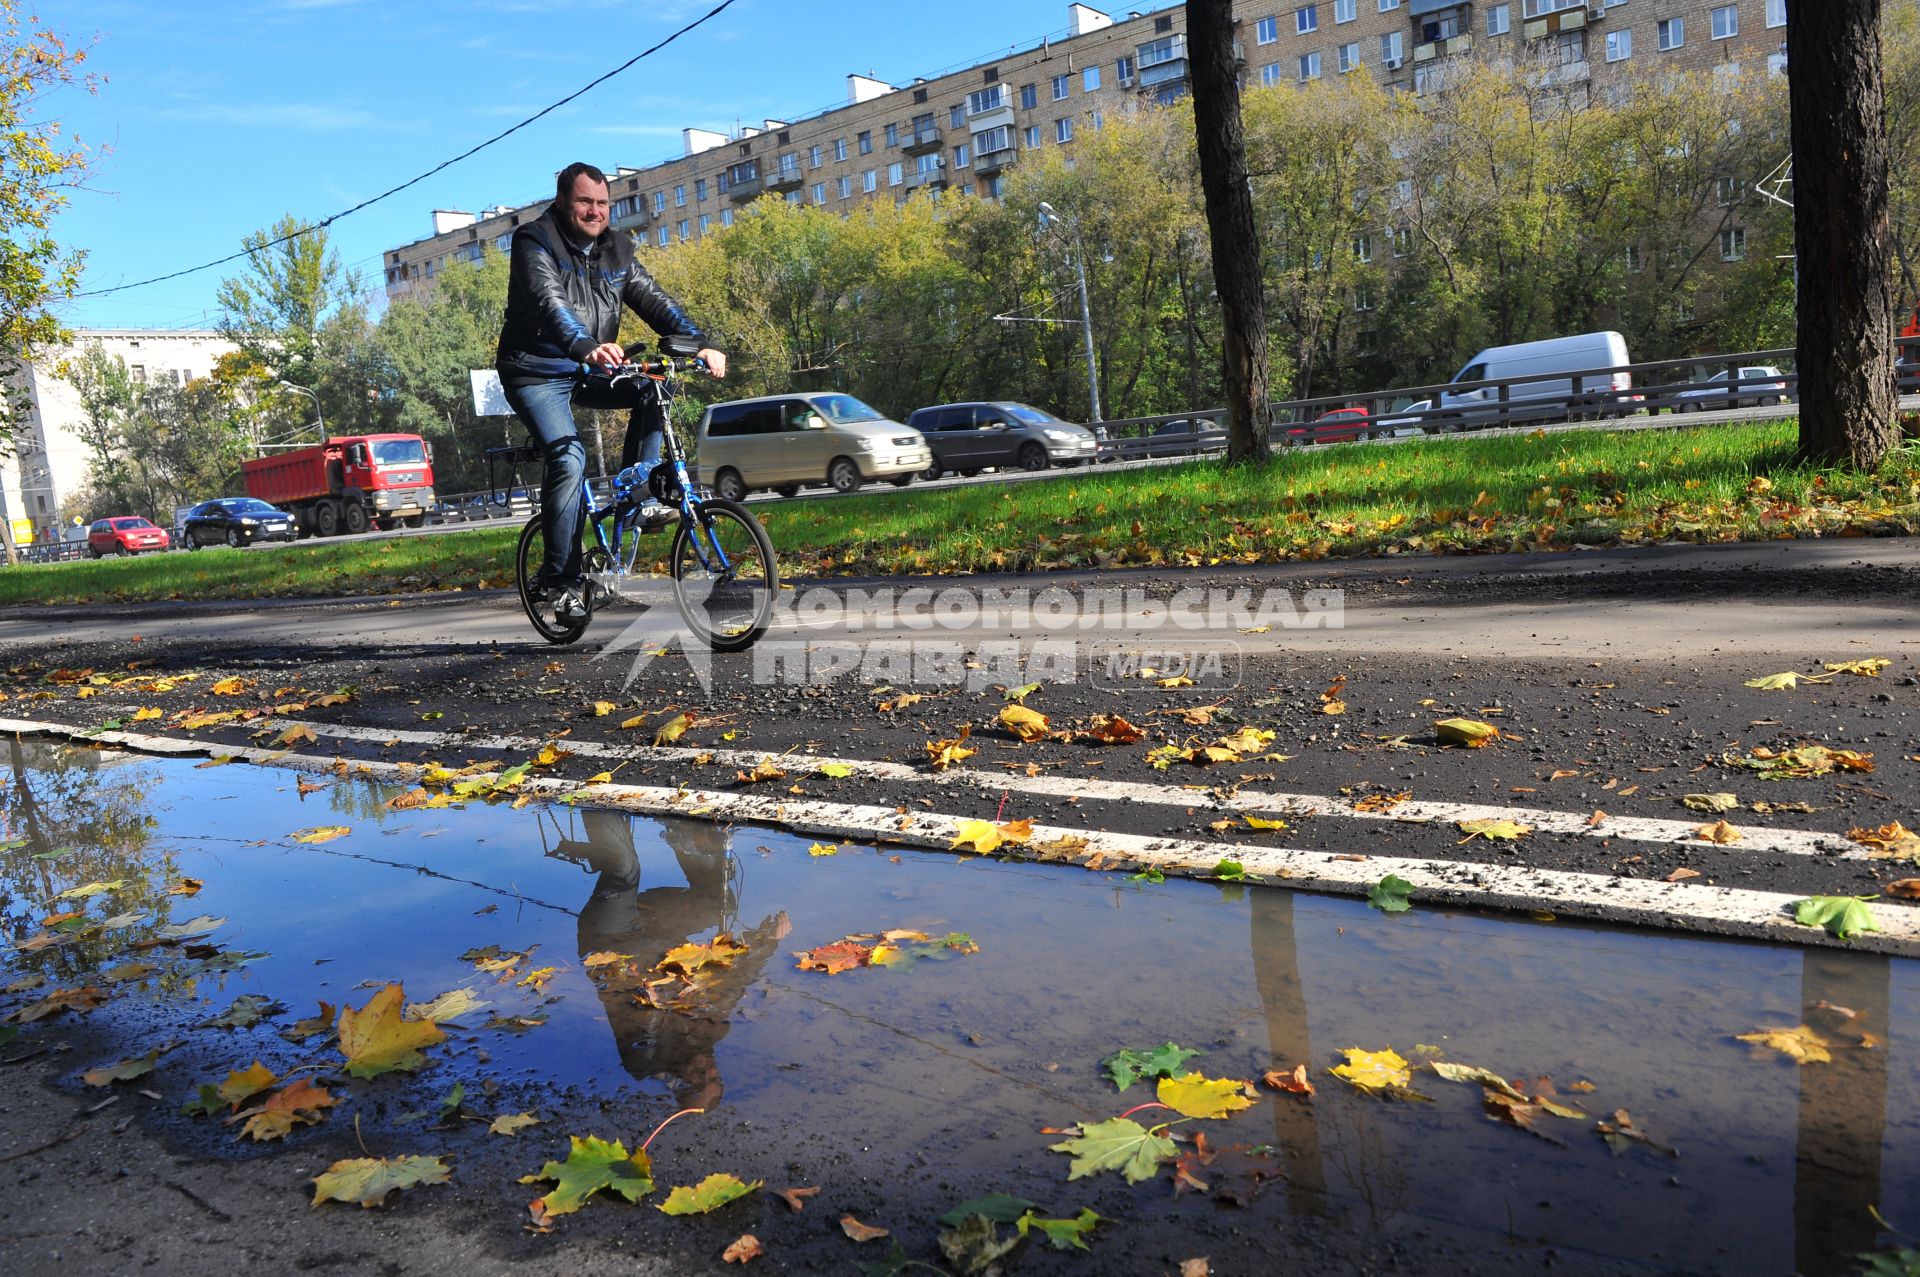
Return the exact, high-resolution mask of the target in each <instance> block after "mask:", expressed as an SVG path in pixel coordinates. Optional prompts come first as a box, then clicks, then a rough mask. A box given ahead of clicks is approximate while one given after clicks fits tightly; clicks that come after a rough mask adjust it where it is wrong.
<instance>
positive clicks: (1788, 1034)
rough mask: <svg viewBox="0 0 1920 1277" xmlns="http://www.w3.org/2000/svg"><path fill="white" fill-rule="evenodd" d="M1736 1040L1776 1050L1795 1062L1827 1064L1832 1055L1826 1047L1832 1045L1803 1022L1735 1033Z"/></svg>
mask: <svg viewBox="0 0 1920 1277" xmlns="http://www.w3.org/2000/svg"><path fill="white" fill-rule="evenodd" d="M1733 1037H1734V1040H1735V1041H1736V1042H1751V1043H1753V1045H1754V1046H1756V1047H1763V1048H1765V1049H1767V1050H1770V1051H1777V1052H1779V1053H1780V1054H1781V1055H1783V1056H1785V1057H1786V1058H1787V1059H1789V1060H1792V1061H1793V1062H1794V1063H1795V1064H1803V1065H1804V1064H1829V1063H1831V1062H1832V1061H1833V1056H1832V1055H1831V1054H1829V1053H1828V1051H1827V1048H1828V1047H1829V1046H1831V1045H1832V1043H1830V1042H1828V1041H1827V1040H1826V1039H1825V1038H1823V1037H1821V1036H1820V1035H1819V1034H1818V1033H1815V1032H1814V1031H1813V1030H1812V1029H1810V1028H1808V1027H1807V1026H1806V1025H1804V1024H1800V1025H1795V1026H1794V1027H1793V1028H1791V1029H1755V1030H1754V1031H1753V1032H1752V1033H1736V1034H1734V1035H1733Z"/></svg>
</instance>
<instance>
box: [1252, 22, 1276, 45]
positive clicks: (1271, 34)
mask: <svg viewBox="0 0 1920 1277" xmlns="http://www.w3.org/2000/svg"><path fill="white" fill-rule="evenodd" d="M1253 38H1254V39H1255V40H1258V41H1259V42H1260V43H1261V44H1272V43H1273V42H1274V41H1275V40H1278V39H1279V38H1280V19H1278V18H1262V19H1260V21H1258V22H1256V23H1254V24H1253Z"/></svg>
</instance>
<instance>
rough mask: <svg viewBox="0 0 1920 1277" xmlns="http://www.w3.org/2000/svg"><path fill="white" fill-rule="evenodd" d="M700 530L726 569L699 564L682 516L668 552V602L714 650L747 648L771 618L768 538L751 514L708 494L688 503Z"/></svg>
mask: <svg viewBox="0 0 1920 1277" xmlns="http://www.w3.org/2000/svg"><path fill="white" fill-rule="evenodd" d="M694 514H695V517H696V518H698V519H699V520H700V523H701V525H702V528H703V530H704V531H705V532H708V533H711V534H712V535H713V536H715V537H717V538H718V540H719V544H720V549H721V551H722V552H723V553H724V554H725V555H726V557H727V560H728V564H729V567H728V569H727V571H725V572H723V573H720V574H718V575H715V574H713V573H711V572H709V571H708V569H707V566H706V564H705V563H703V562H702V559H701V555H700V552H699V549H700V547H698V546H696V545H695V542H694V530H693V525H692V524H691V523H690V522H689V521H688V520H686V519H685V518H682V519H681V521H680V526H679V527H678V528H677V529H675V531H674V534H673V547H672V549H671V550H670V551H669V552H668V559H667V562H668V571H669V572H670V574H671V575H672V577H673V601H674V604H675V605H676V606H677V607H679V609H680V616H681V618H682V619H684V620H685V621H686V623H687V627H688V628H689V629H690V630H692V631H693V635H694V637H695V638H697V639H698V640H699V641H700V642H702V643H704V644H705V645H706V646H707V647H708V648H709V649H710V650H712V651H715V652H739V651H743V650H745V649H746V648H749V647H751V646H753V644H754V643H755V642H756V641H758V639H759V638H760V636H761V635H762V634H765V633H766V632H767V626H768V625H770V624H771V623H772V621H773V607H774V602H775V600H776V599H778V598H779V595H780V565H779V563H778V562H777V561H776V560H775V558H774V553H773V542H772V541H771V540H769V539H768V537H767V530H766V529H765V528H763V527H761V526H760V520H758V519H756V518H754V517H753V512H752V511H750V510H748V509H747V508H746V507H745V506H743V505H740V504H739V503H738V502H734V501H727V500H724V499H722V498H719V497H709V498H708V499H706V500H704V501H700V502H697V503H696V504H695V506H694Z"/></svg>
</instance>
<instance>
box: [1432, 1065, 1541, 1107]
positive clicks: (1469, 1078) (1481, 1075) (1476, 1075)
mask: <svg viewBox="0 0 1920 1277" xmlns="http://www.w3.org/2000/svg"><path fill="white" fill-rule="evenodd" d="M1427 1067H1428V1068H1430V1069H1432V1070H1433V1071H1434V1072H1435V1073H1436V1074H1438V1075H1439V1076H1440V1077H1443V1078H1445V1079H1446V1080H1447V1081H1449V1082H1465V1083H1477V1084H1478V1085H1480V1086H1484V1087H1486V1088H1487V1089H1488V1090H1491V1091H1498V1092H1500V1093H1501V1094H1502V1095H1506V1096H1510V1097H1511V1098H1513V1099H1516V1100H1525V1099H1526V1098H1527V1095H1526V1093H1525V1092H1523V1091H1521V1090H1520V1089H1519V1088H1518V1087H1516V1086H1515V1085H1514V1084H1513V1083H1511V1082H1509V1081H1507V1079H1505V1078H1503V1077H1501V1076H1500V1075H1499V1074H1498V1073H1495V1072H1493V1071H1491V1070H1490V1069H1483V1068H1478V1067H1476V1066H1474V1065H1471V1064H1453V1063H1450V1062H1448V1061H1446V1060H1434V1061H1433V1062H1432V1063H1430V1064H1428V1065H1427Z"/></svg>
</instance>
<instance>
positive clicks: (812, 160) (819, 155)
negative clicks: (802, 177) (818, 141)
mask: <svg viewBox="0 0 1920 1277" xmlns="http://www.w3.org/2000/svg"><path fill="white" fill-rule="evenodd" d="M826 162H827V156H826V152H824V151H822V150H821V149H820V148H819V147H817V146H810V147H808V148H807V167H808V168H819V167H820V166H821V165H822V164H825V163H826Z"/></svg>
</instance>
